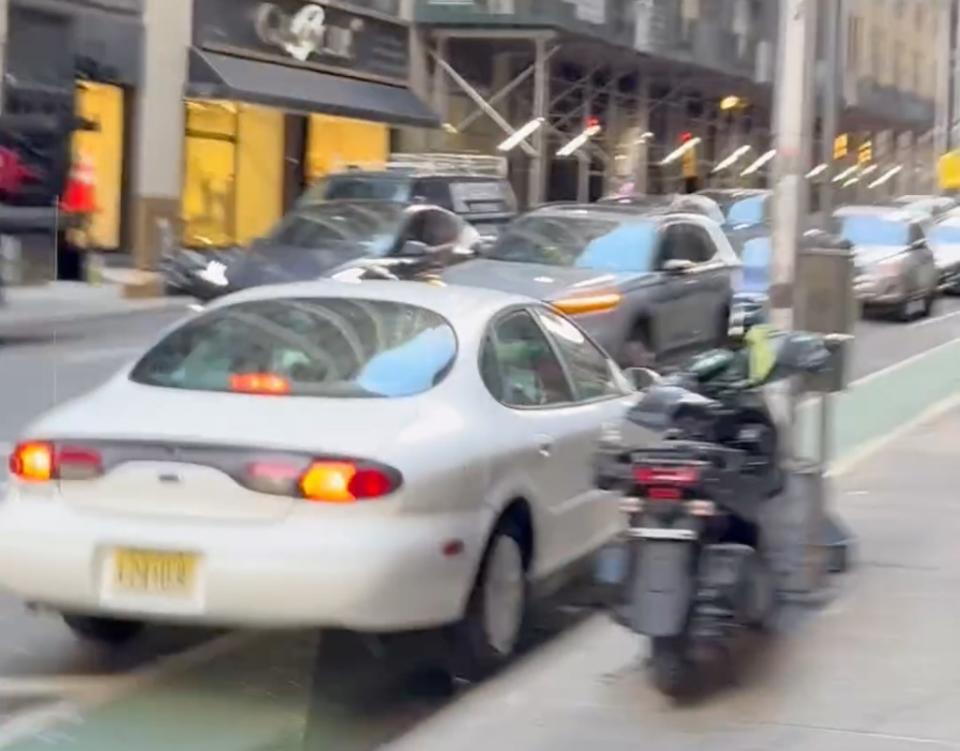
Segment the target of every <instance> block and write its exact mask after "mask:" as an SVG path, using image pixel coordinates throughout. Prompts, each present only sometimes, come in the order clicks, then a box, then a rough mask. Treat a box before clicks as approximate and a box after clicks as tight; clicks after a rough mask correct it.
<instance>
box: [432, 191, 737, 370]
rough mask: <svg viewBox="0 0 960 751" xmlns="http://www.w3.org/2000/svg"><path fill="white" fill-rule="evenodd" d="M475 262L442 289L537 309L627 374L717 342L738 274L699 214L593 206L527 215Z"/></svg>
mask: <svg viewBox="0 0 960 751" xmlns="http://www.w3.org/2000/svg"><path fill="white" fill-rule="evenodd" d="M483 255H484V257H483V258H480V259H477V260H472V261H467V262H465V263H463V264H461V265H460V266H458V267H456V268H450V269H447V270H446V271H444V273H443V277H444V280H445V281H447V282H450V283H454V284H465V285H472V286H480V287H491V288H494V289H500V290H504V291H508V292H515V293H519V294H525V295H528V296H530V297H535V298H538V299H541V300H546V301H548V302H550V303H551V304H552V305H553V306H554V307H555V308H557V309H558V310H561V311H563V312H564V313H566V314H568V315H571V316H575V317H576V319H577V322H578V323H579V324H580V325H581V326H583V327H584V328H585V329H586V330H587V332H588V333H590V334H591V335H592V336H593V338H594V339H595V340H596V341H597V342H599V343H600V344H601V345H602V346H603V347H605V348H606V349H607V351H608V352H610V353H611V354H612V355H613V356H614V357H615V358H616V359H617V360H618V361H619V362H620V363H622V364H624V365H629V366H639V365H650V364H653V363H663V362H664V361H667V360H670V359H673V358H674V357H676V356H679V355H682V354H686V353H688V352H691V351H697V350H702V349H706V348H709V347H711V346H714V345H716V344H717V343H718V342H721V341H723V340H724V339H725V337H726V335H727V327H728V323H729V316H730V305H731V298H732V284H731V281H732V277H733V275H734V274H735V273H737V272H738V270H739V266H740V262H739V260H738V259H737V256H736V254H735V253H734V252H733V249H732V248H731V246H730V242H729V240H727V238H726V236H725V235H724V234H723V232H722V230H721V229H720V227H719V225H717V224H716V222H713V221H711V220H710V219H708V218H707V217H705V216H703V215H700V214H687V213H675V212H671V211H670V209H669V208H667V209H664V208H641V207H635V206H619V205H603V206H601V205H596V204H592V205H584V204H566V205H553V206H545V207H542V208H539V209H536V210H534V211H531V212H529V213H527V214H525V215H523V216H521V217H520V218H519V219H517V220H516V221H515V222H514V223H513V224H511V225H510V226H509V227H508V228H507V229H506V230H505V231H504V233H503V235H501V237H500V239H499V240H498V241H497V242H496V243H495V244H494V245H493V246H492V247H491V248H490V249H488V250H487V251H486V252H485V253H484V254H483Z"/></svg>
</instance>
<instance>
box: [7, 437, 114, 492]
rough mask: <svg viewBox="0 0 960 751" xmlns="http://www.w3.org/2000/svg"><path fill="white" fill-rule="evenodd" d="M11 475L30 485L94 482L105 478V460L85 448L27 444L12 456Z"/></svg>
mask: <svg viewBox="0 0 960 751" xmlns="http://www.w3.org/2000/svg"><path fill="white" fill-rule="evenodd" d="M10 473H11V474H13V475H14V476H15V477H18V478H20V479H21V480H24V481H26V482H49V481H50V480H90V479H92V478H94V477H99V476H100V475H102V474H103V459H102V458H101V456H100V452H98V451H95V450H94V449H90V448H86V447H83V446H73V445H64V446H59V445H57V444H54V443H52V442H50V441H27V442H24V443H21V444H19V445H18V446H17V447H16V449H14V452H13V454H11V456H10Z"/></svg>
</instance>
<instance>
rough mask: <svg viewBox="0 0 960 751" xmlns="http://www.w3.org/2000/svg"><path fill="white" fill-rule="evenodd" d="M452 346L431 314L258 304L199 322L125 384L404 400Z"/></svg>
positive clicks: (373, 304) (170, 339) (449, 333)
mask: <svg viewBox="0 0 960 751" xmlns="http://www.w3.org/2000/svg"><path fill="white" fill-rule="evenodd" d="M456 354H457V340H456V335H455V334H454V331H453V328H452V327H451V326H450V324H449V323H448V322H447V321H446V319H444V318H443V317H442V316H440V315H439V314H437V313H435V312H433V311H430V310H427V309H425V308H421V307H417V306H414V305H407V304H404V303H397V302H389V301H383V300H361V299H344V298H322V299H316V298H313V299H280V300H258V301H255V302H245V303H238V304H236V305H231V306H229V307H225V308H219V309H217V310H213V311H211V312H209V313H206V314H204V315H202V316H200V317H198V318H196V319H194V320H192V321H190V322H188V323H186V324H185V325H184V326H182V327H181V328H179V329H177V330H176V331H174V332H173V333H172V334H170V335H169V336H167V337H166V338H165V339H164V340H163V341H161V342H160V343H159V344H158V345H157V346H155V347H154V348H153V349H151V350H150V351H149V352H148V353H147V354H146V355H145V356H144V357H143V359H142V360H140V362H139V363H138V364H137V365H136V367H135V368H134V370H133V372H132V374H131V379H132V380H133V381H135V382H136V383H142V384H145V385H149V386H162V387H167V388H178V389H188V390H194V391H239V392H246V393H269V394H275V395H291V396H322V397H343V398H351V397H353V398H361V397H381V398H382V397H404V396H413V395H415V394H420V393H422V392H424V391H428V390H429V389H431V388H433V387H434V386H436V385H437V384H438V383H440V381H441V380H443V378H444V377H445V376H446V374H447V373H448V372H449V370H450V368H451V367H452V366H453V362H454V360H455V359H456Z"/></svg>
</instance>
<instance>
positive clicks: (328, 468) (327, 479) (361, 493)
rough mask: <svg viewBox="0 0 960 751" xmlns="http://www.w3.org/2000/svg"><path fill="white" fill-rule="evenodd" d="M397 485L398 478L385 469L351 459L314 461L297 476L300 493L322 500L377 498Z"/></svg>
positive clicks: (347, 500) (328, 501) (310, 498)
mask: <svg viewBox="0 0 960 751" xmlns="http://www.w3.org/2000/svg"><path fill="white" fill-rule="evenodd" d="M399 486H400V481H399V478H398V477H397V476H396V475H394V474H393V473H391V472H389V471H387V470H386V469H381V468H379V467H369V466H361V465H357V464H356V463H354V462H350V461H316V462H314V463H313V464H311V465H310V467H309V469H307V471H306V472H305V473H304V474H303V477H301V478H300V492H301V493H302V494H303V497H304V498H306V499H308V500H311V501H320V502H323V503H353V502H354V501H360V500H369V499H373V498H380V497H382V496H385V495H389V494H390V493H392V492H393V491H394V490H396V489H397V488H398V487H399Z"/></svg>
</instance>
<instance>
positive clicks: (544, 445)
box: [537, 436, 553, 459]
mask: <svg viewBox="0 0 960 751" xmlns="http://www.w3.org/2000/svg"><path fill="white" fill-rule="evenodd" d="M537 453H539V454H540V456H542V457H543V458H544V459H549V458H550V454H552V453H553V441H552V440H551V439H550V438H548V437H546V436H541V437H540V438H538V439H537Z"/></svg>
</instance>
